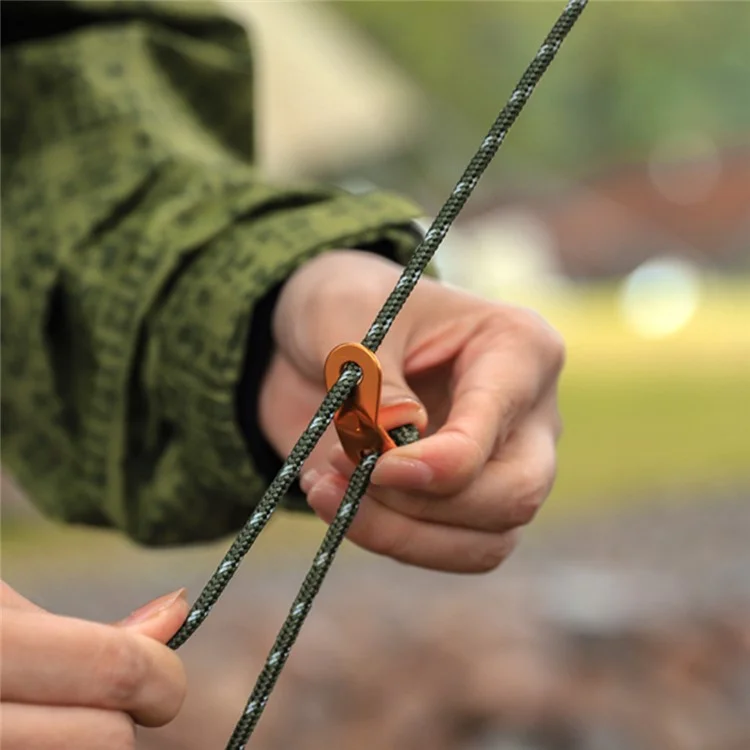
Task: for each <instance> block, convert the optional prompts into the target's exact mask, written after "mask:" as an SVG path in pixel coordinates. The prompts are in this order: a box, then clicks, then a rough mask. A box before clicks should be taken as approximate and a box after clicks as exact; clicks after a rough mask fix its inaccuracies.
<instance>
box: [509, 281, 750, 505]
mask: <svg viewBox="0 0 750 750" xmlns="http://www.w3.org/2000/svg"><path fill="white" fill-rule="evenodd" d="M616 299H617V297H616V288H615V287H613V286H610V285H589V286H587V287H585V288H583V289H580V290H578V291H577V293H576V294H575V295H574V296H572V297H566V298H565V299H560V298H558V299H556V300H547V302H546V303H544V302H540V301H536V302H534V305H535V306H536V307H537V308H541V309H542V311H543V312H544V313H545V315H546V317H547V318H548V319H549V320H550V321H551V322H552V323H553V324H554V325H555V326H556V327H557V328H558V329H559V330H561V332H562V333H563V335H564V336H565V339H566V341H567V344H568V363H567V366H566V370H565V373H564V376H563V379H562V383H561V388H560V403H561V411H562V414H563V418H564V420H565V433H564V435H563V438H562V441H561V444H560V452H559V474H558V482H557V485H556V488H555V491H554V494H553V497H552V498H551V502H550V504H549V505H550V508H549V511H548V512H549V513H550V514H554V513H556V512H566V511H568V510H574V509H582V508H589V507H600V506H606V505H607V504H612V503H617V502H620V501H623V500H626V501H628V502H629V501H630V500H631V499H632V498H633V497H636V496H639V495H643V496H646V497H647V496H648V495H649V494H653V493H658V492H660V491H665V490H667V491H670V492H671V491H675V492H676V493H677V494H679V493H680V492H684V491H685V490H687V491H689V492H691V493H694V492H699V491H700V490H701V488H713V487H716V486H717V485H734V486H737V485H741V486H745V485H748V486H750V279H748V278H745V279H739V280H738V279H735V280H709V281H707V282H706V284H705V286H704V290H703V294H702V299H701V303H700V305H699V307H698V310H697V312H696V314H695V316H694V317H693V318H692V320H691V321H690V322H689V323H688V324H687V325H686V326H685V327H684V328H683V329H682V330H680V331H679V332H678V333H676V334H674V335H672V336H669V337H666V338H663V339H659V340H646V339H643V338H640V337H638V336H637V335H636V334H634V333H633V332H631V331H630V330H628V328H627V326H626V325H625V323H624V321H623V319H622V318H621V316H620V315H619V312H618V307H617V304H616ZM520 301H523V300H520Z"/></svg>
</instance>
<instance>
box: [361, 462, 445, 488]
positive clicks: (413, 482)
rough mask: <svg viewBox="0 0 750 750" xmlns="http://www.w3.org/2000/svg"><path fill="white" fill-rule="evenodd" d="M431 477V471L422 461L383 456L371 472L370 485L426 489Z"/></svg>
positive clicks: (432, 473) (432, 474) (432, 475)
mask: <svg viewBox="0 0 750 750" xmlns="http://www.w3.org/2000/svg"><path fill="white" fill-rule="evenodd" d="M433 477H434V472H433V471H432V469H431V468H430V467H429V466H428V465H427V464H426V463H423V462H422V461H417V460H416V459H413V458H399V457H397V456H393V457H390V456H385V457H384V458H383V459H382V460H381V461H380V462H379V463H378V464H377V466H376V467H375V471H373V472H372V483H373V484H378V485H390V486H393V485H395V486H398V487H402V488H404V489H413V490H417V489H422V488H424V487H427V486H428V485H429V484H430V482H432V480H433Z"/></svg>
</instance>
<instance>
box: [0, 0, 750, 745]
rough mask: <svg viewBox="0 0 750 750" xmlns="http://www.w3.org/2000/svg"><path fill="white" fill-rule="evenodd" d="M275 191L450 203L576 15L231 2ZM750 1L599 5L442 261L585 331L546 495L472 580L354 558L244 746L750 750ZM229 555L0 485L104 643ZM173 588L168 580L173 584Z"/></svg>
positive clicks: (224, 720) (177, 730)
mask: <svg viewBox="0 0 750 750" xmlns="http://www.w3.org/2000/svg"><path fill="white" fill-rule="evenodd" d="M225 4H226V6H227V10H228V12H229V13H232V14H234V15H235V16H236V17H237V18H239V19H241V20H242V21H243V22H245V23H247V24H248V26H249V27H250V28H251V29H252V34H253V38H254V43H255V49H256V56H257V58H258V60H257V63H258V76H259V82H258V111H259V114H260V128H259V152H260V156H261V161H262V163H263V165H264V166H265V168H266V170H267V171H268V173H269V174H271V175H274V176H278V177H279V178H288V177H305V178H312V179H319V180H325V181H330V182H335V183H338V184H340V185H342V186H344V187H347V188H348V189H350V190H352V191H366V190H369V189H371V188H372V187H373V186H377V187H381V188H386V189H389V190H394V191H397V192H402V193H404V194H407V195H409V196H411V197H413V198H414V199H415V200H417V201H418V202H420V204H421V205H422V206H424V209H425V216H426V218H427V220H429V217H430V216H431V215H432V214H433V213H434V212H436V211H437V209H438V208H439V207H440V205H441V203H442V201H443V200H444V199H445V198H446V197H447V195H448V194H449V192H450V190H451V189H452V187H453V185H454V184H455V182H456V181H457V179H458V177H459V175H460V173H461V171H462V170H463V168H464V166H465V164H466V163H467V161H468V159H469V158H470V157H471V155H472V154H473V152H474V150H475V148H476V147H477V146H478V144H479V143H480V142H481V140H482V138H483V137H484V134H485V132H486V131H487V129H488V128H489V125H490V124H491V122H492V120H493V119H494V118H495V116H496V115H497V112H498V111H499V109H500V107H501V106H502V105H503V103H504V102H505V99H506V98H507V96H508V95H509V93H510V92H511V90H512V87H513V85H514V84H515V82H516V81H517V80H518V78H519V77H520V75H521V73H522V72H523V70H524V68H525V67H526V65H527V64H528V62H529V61H530V59H531V58H532V56H533V55H534V53H535V52H536V49H537V48H538V46H539V44H540V43H541V40H542V39H543V37H544V36H545V35H546V33H547V32H548V30H549V28H550V27H551V25H552V23H553V22H554V20H555V18H556V17H557V14H558V13H559V11H560V9H561V7H562V4H561V3H558V2H469V1H468V0H467V1H464V2H428V1H424V2H366V1H365V2H341V3H339V2H333V3H331V2H315V3H312V2H283V3H282V2H242V3H240V2H236V3H225ZM749 30H750V4H748V3H738V2H719V1H717V0H715V1H714V2H711V3H709V2H703V3H688V2H670V3H667V2H662V3H655V2H641V3H615V2H603V1H600V2H593V3H592V4H591V6H590V7H589V8H588V10H587V11H586V12H585V13H584V15H583V17H582V19H581V21H580V22H579V24H578V26H577V27H576V29H575V30H574V31H573V32H572V34H571V37H570V39H569V40H568V41H567V42H566V43H565V45H564V46H563V48H562V50H561V52H560V54H559V56H558V59H557V60H556V61H555V62H554V63H553V65H552V67H551V69H550V71H549V73H548V75H547V76H546V77H545V78H544V81H543V82H542V84H541V85H540V86H539V88H538V89H537V92H536V93H535V95H534V97H533V98H532V100H531V102H530V103H529V105H528V106H527V108H526V110H525V111H524V113H523V115H522V116H521V118H520V119H519V121H518V123H517V124H516V126H515V127H514V129H513V130H512V132H511V135H510V136H509V137H508V138H507V140H506V142H505V143H504V145H503V147H502V149H501V151H500V153H499V155H498V157H497V158H496V160H495V161H494V163H493V164H492V166H491V167H490V169H489V170H488V172H487V174H486V175H485V177H484V178H483V179H482V181H481V183H480V185H479V187H478V189H477V191H476V194H475V195H474V197H472V199H471V200H470V202H469V205H468V206H467V208H466V210H465V212H464V213H463V214H462V216H461V218H460V220H459V222H458V224H457V225H456V227H455V229H453V230H451V232H450V233H449V235H448V236H447V238H446V241H445V243H444V246H443V247H442V248H441V250H440V251H439V252H438V258H437V262H438V266H439V268H440V270H441V272H442V274H443V276H444V278H445V279H446V280H448V281H451V282H452V283H455V284H458V285H460V286H462V287H465V288H468V289H471V290H474V291H476V292H478V293H481V294H483V295H486V296H489V297H493V298H498V299H505V300H510V301H514V302H517V303H519V304H523V305H528V306H531V307H533V308H535V309H537V310H539V311H540V312H542V313H543V314H544V315H545V316H547V318H548V319H549V320H550V321H551V322H552V324H553V325H555V326H556V327H557V328H558V329H559V330H560V331H561V332H562V333H563V334H564V336H565V338H566V340H567V344H568V364H567V367H566V371H565V375H564V378H563V381H562V386H561V402H562V411H563V416H564V419H565V425H566V431H565V435H564V437H563V439H562V443H561V446H560V461H559V479H558V483H557V486H556V488H555V490H554V492H553V495H552V497H551V498H550V499H549V501H548V502H547V505H546V506H545V508H544V509H543V511H542V512H541V514H540V515H539V517H538V520H537V521H536V522H535V523H534V524H533V526H532V528H530V529H528V530H527V533H526V536H525V539H524V542H523V543H522V545H521V547H520V549H519V550H518V551H517V552H516V553H515V555H514V556H513V558H512V559H511V560H510V561H509V562H508V563H507V564H506V565H504V566H503V567H502V568H501V569H500V570H498V571H497V572H495V573H493V574H490V575H488V576H482V577H477V578H464V577H457V576H448V575H441V574H436V573H427V572H422V571H418V570H410V569H404V568H403V567H402V566H399V565H396V564H395V563H390V562H388V561H385V560H380V559H375V558H374V557H373V556H371V555H367V554H365V553H362V552H360V551H358V550H356V549H354V548H353V547H351V546H346V547H345V549H344V551H343V552H342V555H341V559H340V560H339V561H338V563H337V564H336V565H334V570H333V573H332V575H331V579H330V581H328V582H327V583H326V585H325V586H324V590H323V592H322V594H321V596H320V600H319V602H318V604H317V605H316V607H315V608H314V610H313V613H312V615H311V617H310V620H309V622H308V625H307V626H306V628H305V629H304V630H303V634H302V636H301V639H300V643H299V646H298V648H297V650H296V651H295V652H293V655H292V657H291V659H290V661H289V665H288V668H287V671H286V672H285V673H284V676H283V677H282V679H281V680H280V683H279V687H278V690H277V693H276V694H275V695H274V697H273V698H272V699H271V701H270V703H269V707H268V709H267V713H266V715H265V717H264V718H263V720H262V721H261V724H260V727H259V729H258V732H257V737H256V740H254V741H253V742H252V743H251V747H257V748H259V750H276V749H277V748H290V747H294V748H295V749H296V750H322V749H323V748H326V749H328V748H334V749H336V748H352V747H358V748H362V749H363V750H412V748H415V749H416V748H420V749H421V748H425V747H429V748H431V749H432V750H511V749H513V750H557V749H558V748H559V749H561V750H573V749H575V750H672V749H673V750H704V749H705V750H740V748H748V747H750V89H749V87H750V45H748V44H747V36H748V31H749ZM322 534H323V528H322V526H321V524H320V523H319V522H317V521H316V520H313V519H305V518H299V517H293V516H286V517H280V518H278V519H276V520H275V521H274V522H273V523H272V524H271V527H270V528H269V529H268V530H267V532H266V533H265V534H264V535H263V537H262V538H261V541H260V542H259V544H258V547H257V549H254V550H253V553H252V554H251V555H250V557H249V558H248V560H247V562H246V564H245V566H244V569H243V570H242V571H241V573H240V574H239V575H238V578H237V580H236V581H235V582H233V584H232V586H231V587H230V589H229V591H228V593H227V595H226V598H225V599H223V600H222V602H221V604H220V605H218V606H217V608H216V610H215V613H214V614H213V615H212V618H211V619H209V621H208V622H207V624H206V626H205V627H204V628H202V629H201V631H200V633H199V634H198V635H197V636H196V637H195V638H194V639H193V640H191V641H190V643H189V644H187V645H186V646H185V647H184V649H183V650H182V651H181V653H183V654H184V656H185V659H186V662H187V664H188V668H189V673H190V676H191V685H192V689H191V694H190V696H189V699H188V702H187V704H186V707H185V709H184V711H183V714H182V716H181V717H180V719H178V721H176V722H175V723H174V724H173V725H172V726H170V727H168V728H166V729H165V730H160V731H149V732H144V733H143V734H142V735H141V738H140V742H141V745H140V747H142V748H144V750H150V749H151V748H154V749H156V748H166V749H171V748H181V749H183V750H191V749H192V748H196V749H197V748H200V749H201V750H203V749H205V748H211V747H223V746H224V745H223V743H224V742H225V741H226V738H227V737H228V735H229V733H230V732H231V728H232V726H233V725H234V722H235V721H236V719H237V718H238V716H239V714H240V712H241V710H242V706H243V705H244V701H245V698H246V695H247V693H248V692H249V690H250V689H251V688H252V684H253V682H254V678H255V676H256V674H257V671H258V669H259V667H260V665H261V663H262V661H263V659H264V657H265V655H266V653H267V650H268V648H269V647H270V644H271V642H272V639H273V637H274V635H275V632H276V629H277V627H278V626H279V625H280V623H281V621H282V619H283V616H284V614H285V612H286V608H287V607H288V605H289V603H290V602H291V600H292V598H293V596H294V593H295V592H296V588H297V585H298V584H299V582H300V581H301V578H302V576H303V575H304V572H305V570H306V566H307V564H308V562H309V560H310V558H311V556H312V554H313V551H314V549H315V547H316V546H317V543H318V541H319V540H320V538H321V537H322ZM227 544H228V541H227V540H224V541H222V542H220V543H218V544H214V545H208V546H206V547H201V548H194V549H188V550H157V551H153V550H151V551H148V550H139V549H136V548H134V547H133V546H132V545H130V544H129V543H127V542H126V541H124V540H121V539H119V538H117V537H116V536H114V535H111V534H109V533H107V532H102V531H91V530H85V529H61V528H59V527H57V526H55V525H53V524H51V523H49V522H47V521H45V520H43V519H41V518H39V517H38V516H37V514H36V513H35V512H34V511H33V510H32V509H31V508H30V506H29V505H28V504H27V503H25V501H24V500H23V499H22V498H21V497H20V495H19V493H18V492H17V491H15V490H14V489H13V487H12V485H11V484H10V479H9V478H8V477H5V478H4V486H3V551H2V565H3V570H2V573H3V578H4V579H5V580H7V581H8V582H9V583H10V584H11V585H14V586H16V587H17V588H18V589H19V590H20V591H22V592H23V593H25V594H27V595H28V596H31V597H32V598H35V599H36V601H38V602H39V603H40V604H42V605H43V606H47V607H49V608H51V609H54V610H55V611H59V612H65V613H70V614H75V615H79V616H85V617H93V618H97V619H104V620H112V619H116V618H119V617H121V616H123V615H124V614H126V613H127V612H128V611H129V610H130V609H133V608H135V607H136V606H138V605H139V604H141V603H142V602H143V601H145V600H146V599H148V598H150V597H152V596H156V595H158V594H161V593H163V592H165V591H167V590H171V588H177V587H178V586H181V585H188V586H189V593H190V595H191V596H195V595H197V593H198V591H199V590H200V587H201V585H202V584H203V583H204V582H205V580H206V579H207V577H208V576H209V575H210V573H211V572H212V571H213V569H214V566H215V564H216V563H217V562H218V560H219V559H220V557H221V555H222V554H223V552H224V550H225V548H226V546H227ZM170 587H171V588H170Z"/></svg>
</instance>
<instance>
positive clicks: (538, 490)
mask: <svg viewBox="0 0 750 750" xmlns="http://www.w3.org/2000/svg"><path fill="white" fill-rule="evenodd" d="M555 474H556V466H555V463H554V461H553V463H552V464H551V465H547V464H545V465H543V466H536V467H533V468H527V469H526V470H524V471H522V473H521V475H520V476H519V478H518V480H517V484H516V488H515V489H516V492H515V501H514V505H515V508H514V513H513V518H514V521H515V522H516V523H517V524H518V525H519V526H526V525H528V524H530V523H531V522H532V521H533V520H534V518H536V515H537V513H538V512H539V510H540V509H541V507H542V505H544V501H545V500H546V499H547V496H548V495H549V493H550V491H551V489H552V485H553V484H554V481H555Z"/></svg>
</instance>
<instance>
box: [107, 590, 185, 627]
mask: <svg viewBox="0 0 750 750" xmlns="http://www.w3.org/2000/svg"><path fill="white" fill-rule="evenodd" d="M186 593H187V589H185V588H181V589H178V590H177V591H173V592H172V593H171V594H164V596H160V597H159V598H158V599H154V600H153V601H151V602H149V603H148V604H144V605H143V606H142V607H139V608H138V609H136V610H135V612H131V613H130V614H129V615H128V616H127V617H126V618H125V619H124V620H121V621H120V624H121V625H132V624H133V623H136V622H143V621H144V620H148V619H150V618H151V617H154V616H155V615H158V614H159V613H160V612H163V611H164V610H165V609H169V608H170V607H171V606H172V605H173V604H174V603H175V602H176V601H177V600H178V599H187V597H186V596H185V594H186Z"/></svg>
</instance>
